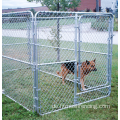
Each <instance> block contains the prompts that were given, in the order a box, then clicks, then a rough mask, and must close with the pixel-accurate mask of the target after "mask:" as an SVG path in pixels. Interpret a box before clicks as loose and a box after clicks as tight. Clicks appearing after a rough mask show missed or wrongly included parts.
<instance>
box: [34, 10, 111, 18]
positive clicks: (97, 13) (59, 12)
mask: <svg viewBox="0 0 120 120" xmlns="http://www.w3.org/2000/svg"><path fill="white" fill-rule="evenodd" d="M38 13H53V14H81V15H83V14H86V15H95V16H98V15H102V16H103V15H109V16H111V17H113V14H112V13H105V12H89V13H88V12H68V11H38V12H37V13H36V14H35V17H37V15H38Z"/></svg>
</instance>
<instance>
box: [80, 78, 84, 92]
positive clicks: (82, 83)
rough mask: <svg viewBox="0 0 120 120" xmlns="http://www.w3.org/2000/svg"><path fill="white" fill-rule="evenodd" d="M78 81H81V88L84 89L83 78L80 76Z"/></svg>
mask: <svg viewBox="0 0 120 120" xmlns="http://www.w3.org/2000/svg"><path fill="white" fill-rule="evenodd" d="M80 83H81V86H82V89H83V90H85V86H84V78H81V79H80Z"/></svg>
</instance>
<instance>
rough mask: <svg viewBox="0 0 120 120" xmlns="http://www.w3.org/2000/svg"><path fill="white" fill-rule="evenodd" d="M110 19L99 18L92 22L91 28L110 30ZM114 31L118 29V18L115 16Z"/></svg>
mask: <svg viewBox="0 0 120 120" xmlns="http://www.w3.org/2000/svg"><path fill="white" fill-rule="evenodd" d="M108 20H109V19H107V20H106V19H105V18H99V19H98V20H96V21H94V22H91V28H93V29H96V30H98V31H108V27H109V21H108ZM113 31H118V18H115V17H114V28H113Z"/></svg>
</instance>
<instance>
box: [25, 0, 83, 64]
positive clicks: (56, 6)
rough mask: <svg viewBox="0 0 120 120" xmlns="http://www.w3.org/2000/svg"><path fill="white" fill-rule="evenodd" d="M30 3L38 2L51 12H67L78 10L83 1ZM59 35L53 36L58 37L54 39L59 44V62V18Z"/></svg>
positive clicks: (47, 0)
mask: <svg viewBox="0 0 120 120" xmlns="http://www.w3.org/2000/svg"><path fill="white" fill-rule="evenodd" d="M27 1H29V2H33V1H36V3H38V2H40V3H41V4H42V6H44V5H45V6H47V7H48V8H49V9H50V10H52V11H67V10H69V9H70V8H71V9H74V10H76V7H78V5H79V4H80V2H81V0H27ZM56 31H57V35H56V33H55V32H53V33H54V35H53V36H56V37H57V40H56V37H55V38H54V44H56V43H57V47H58V48H57V61H58V62H59V61H60V49H59V47H60V35H59V32H60V27H59V18H58V19H57V30H56Z"/></svg>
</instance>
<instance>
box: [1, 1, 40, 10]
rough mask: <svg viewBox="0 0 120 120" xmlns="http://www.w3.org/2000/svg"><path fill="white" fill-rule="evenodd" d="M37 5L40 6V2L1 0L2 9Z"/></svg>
mask: <svg viewBox="0 0 120 120" xmlns="http://www.w3.org/2000/svg"><path fill="white" fill-rule="evenodd" d="M39 6H41V4H40V3H36V2H27V0H2V9H8V8H26V7H39Z"/></svg>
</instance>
